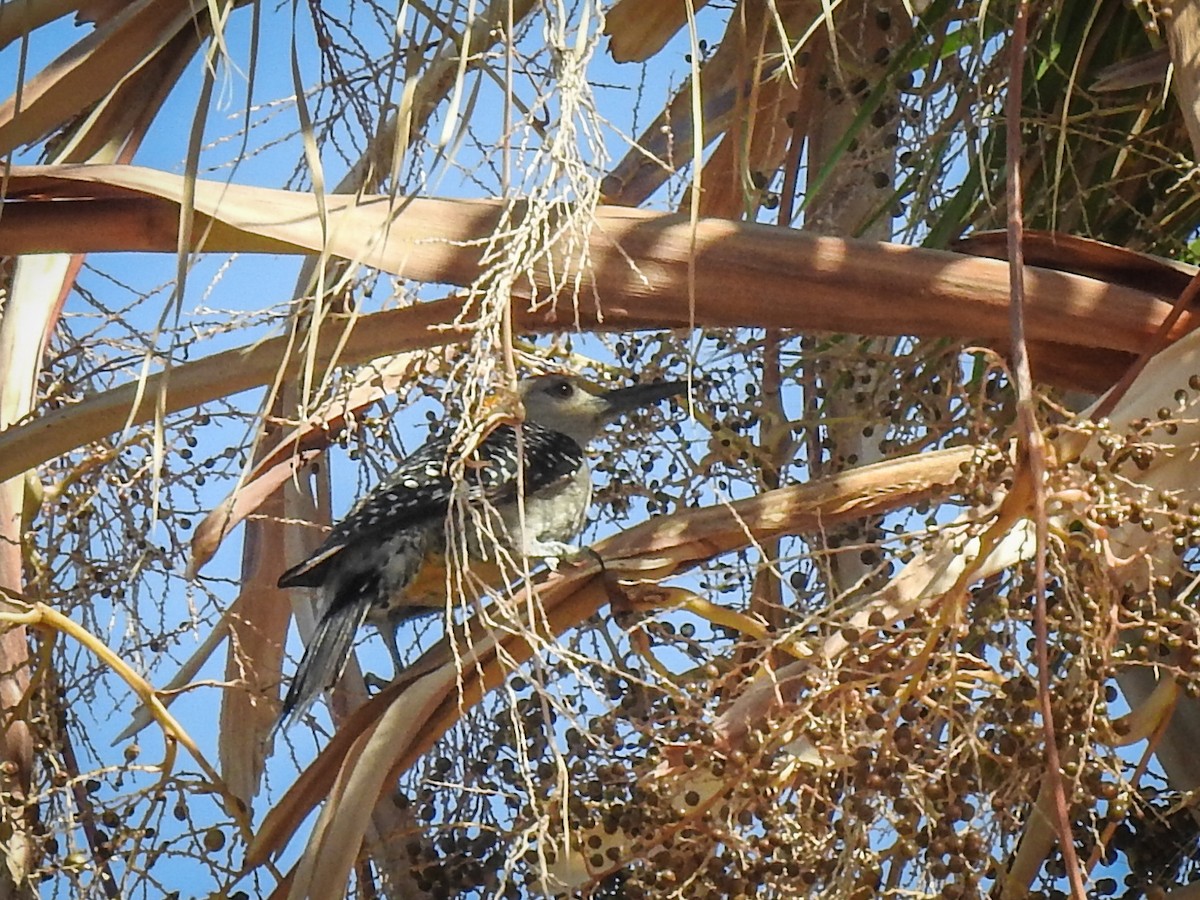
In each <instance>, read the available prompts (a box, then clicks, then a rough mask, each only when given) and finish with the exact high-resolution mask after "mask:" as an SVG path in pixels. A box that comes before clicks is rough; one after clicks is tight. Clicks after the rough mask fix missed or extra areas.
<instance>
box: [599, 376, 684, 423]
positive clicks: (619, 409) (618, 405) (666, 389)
mask: <svg viewBox="0 0 1200 900" xmlns="http://www.w3.org/2000/svg"><path fill="white" fill-rule="evenodd" d="M686 390H687V382H685V381H656V382H654V383H652V384H635V385H633V387H625V388H617V390H615V391H605V392H604V393H602V394H601V395H600V397H601V399H603V400H604V402H605V404H607V407H608V408H607V409H606V410H605V411H604V414H605V418H611V417H615V416H619V415H620V414H621V413H624V412H629V411H630V410H633V409H641V408H642V407H644V406H649V405H650V404H652V403H657V402H658V401H660V400H666V399H667V398H668V397H674V396H677V395H678V394H682V393H683V392H684V391H686Z"/></svg>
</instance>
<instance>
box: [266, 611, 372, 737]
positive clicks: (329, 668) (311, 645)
mask: <svg viewBox="0 0 1200 900" xmlns="http://www.w3.org/2000/svg"><path fill="white" fill-rule="evenodd" d="M354 593H355V594H356V596H355V597H354V599H352V600H351V601H350V602H344V600H343V598H342V597H334V598H333V602H331V603H330V605H329V608H328V609H326V610H325V612H324V614H322V616H321V618H320V621H318V622H317V630H316V632H315V633H314V634H313V636H312V640H311V641H309V642H308V646H307V647H305V648H304V656H303V657H302V658H301V660H300V665H299V666H298V667H297V668H296V674H295V675H294V676H293V677H292V683H291V685H290V686H289V687H288V692H287V696H286V697H284V699H283V709H282V711H281V712H280V716H279V726H278V727H282V728H288V727H290V726H291V725H293V724H294V723H295V722H296V721H298V720H299V719H300V718H302V717H303V716H304V714H305V713H306V712H308V710H309V707H311V706H312V705H313V701H315V700H316V699H317V697H319V696H320V695H321V692H322V691H323V690H325V688H327V687H329V686H330V685H332V684H333V683H334V682H336V681H337V680H338V679H339V678H341V677H342V672H343V671H345V668H346V661H347V660H348V659H349V658H350V647H351V645H352V644H353V643H354V635H355V634H356V633H357V632H358V629H359V628H361V627H362V624H363V621H364V620H365V619H366V617H367V613H368V612H370V610H371V603H370V601H369V600H368V599H367V598H366V597H365V596H364V593H365V592H362V591H355V592H354Z"/></svg>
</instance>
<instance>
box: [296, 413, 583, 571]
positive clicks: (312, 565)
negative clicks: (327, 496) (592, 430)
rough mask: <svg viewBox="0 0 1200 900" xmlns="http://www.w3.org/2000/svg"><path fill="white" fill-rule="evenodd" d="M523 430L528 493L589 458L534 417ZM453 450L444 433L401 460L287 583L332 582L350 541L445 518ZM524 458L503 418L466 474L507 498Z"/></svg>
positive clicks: (484, 490)
mask: <svg viewBox="0 0 1200 900" xmlns="http://www.w3.org/2000/svg"><path fill="white" fill-rule="evenodd" d="M521 431H522V435H523V441H522V444H523V446H522V447H520V450H522V451H523V452H524V473H523V477H522V480H523V485H522V486H523V488H524V490H525V493H526V494H529V493H532V492H534V491H538V490H540V489H541V488H544V487H546V486H548V485H550V484H553V483H554V482H555V481H557V480H559V479H560V478H563V477H565V476H568V475H571V474H572V473H574V472H575V471H576V470H577V469H578V468H579V467H580V466H581V465H583V457H584V452H583V448H581V447H580V446H579V444H577V443H576V442H575V441H574V440H573V439H572V438H569V437H567V436H566V435H565V434H561V433H559V432H557V431H551V430H550V429H547V428H542V427H540V426H538V425H535V424H533V423H532V422H526V423H524V424H523V425H522V426H521ZM449 449H450V440H449V437H448V436H440V437H436V438H433V439H432V440H430V441H428V442H427V443H425V444H423V445H422V446H421V447H420V448H418V449H417V450H416V452H414V453H413V454H412V455H411V456H408V457H406V458H405V459H403V460H401V461H400V463H399V465H398V467H397V469H396V471H395V473H393V474H392V475H391V476H390V477H389V478H387V479H386V480H384V481H382V482H380V484H379V485H377V486H376V487H375V489H374V490H372V491H371V492H370V493H369V494H367V495H366V496H365V497H363V498H362V499H361V500H359V501H358V503H356V504H355V505H354V508H353V509H351V510H350V512H349V513H348V514H347V515H346V517H345V518H344V519H342V521H340V522H339V523H338V524H337V525H336V526H334V529H333V531H332V532H330V534H329V536H328V537H327V538H326V539H325V541H324V543H322V544H321V546H320V547H319V548H318V549H317V551H316V552H315V553H314V554H313V555H312V556H310V557H309V558H308V559H306V560H305V561H304V562H302V563H300V564H299V565H297V566H293V567H292V568H290V569H288V570H287V571H286V572H284V573H283V575H282V576H280V579H279V586H280V587H318V586H320V585H321V584H323V583H324V581H325V574H326V573H325V570H326V567H327V566H328V565H329V563H330V562H331V561H332V560H333V559H334V558H335V557H336V556H337V555H338V554H339V553H340V552H341V551H342V550H344V549H345V548H346V547H349V546H352V545H353V544H355V543H356V542H358V541H359V540H362V539H363V538H365V537H369V536H373V535H376V534H378V533H381V532H393V531H397V530H399V529H401V528H407V527H409V526H412V525H416V524H418V523H422V522H427V521H430V520H432V519H435V518H444V517H445V515H446V511H447V510H448V509H449V506H450V497H451V494H452V492H453V489H454V479H453V478H451V477H450V475H449V474H448V473H447V471H446V469H447V465H446V463H447V454H448V452H449ZM517 457H518V445H517V440H516V430H515V429H514V428H513V426H511V425H500V426H498V427H497V428H494V429H493V430H492V431H491V432H489V433H488V435H487V436H486V437H485V438H484V439H483V440H482V441H481V442H480V445H479V448H478V449H477V450H476V452H475V454H474V455H473V458H472V459H470V460H468V461H467V466H466V474H465V477H466V480H467V483H468V491H469V496H470V498H471V499H472V500H480V499H486V500H487V501H489V502H491V503H499V502H503V501H505V500H511V499H512V498H514V497H516V494H517V479H516V477H515V473H516V462H517Z"/></svg>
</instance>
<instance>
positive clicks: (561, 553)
mask: <svg viewBox="0 0 1200 900" xmlns="http://www.w3.org/2000/svg"><path fill="white" fill-rule="evenodd" d="M583 553H584V551H583V548H582V547H576V546H575V545H574V544H567V543H564V542H563V541H532V542H531V543H530V544H529V545H528V546H527V547H526V548H525V555H526V556H529V557H531V558H541V559H542V560H544V561H545V563H546V566H547V567H548V568H549V569H550V571H551V572H554V571H557V570H558V567H559V566H560V565H562V564H563V563H564V562H568V563H572V562H575V561H576V560H577V559H579V558H580V557H581V556H583Z"/></svg>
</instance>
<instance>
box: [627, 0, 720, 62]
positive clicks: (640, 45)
mask: <svg viewBox="0 0 1200 900" xmlns="http://www.w3.org/2000/svg"><path fill="white" fill-rule="evenodd" d="M689 3H690V4H691V6H692V8H693V9H694V10H695V11H697V12H698V11H699V10H701V9H703V8H704V7H705V6H707V5H708V0H620V2H618V3H617V4H616V5H615V6H614V7H613V8H612V9H610V10H609V11H608V13H607V14H606V15H605V16H604V33H605V34H607V35H608V36H609V37H610V38H611V39H612V40H611V41H610V42H609V45H608V49H609V52H610V53H611V54H612V58H613V59H614V60H616V61H617V62H619V63H624V62H645V61H646V60H647V59H649V58H650V57H651V56H653V55H654V54H655V53H657V52H658V51H659V50H661V49H662V48H663V46H664V45H665V44H666V43H667V41H669V40H670V39H671V37H672V36H673V35H674V34H675V32H677V31H678V30H679V29H680V28H682V27H683V26H684V25H686V24H687V20H688V15H687V4H689Z"/></svg>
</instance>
